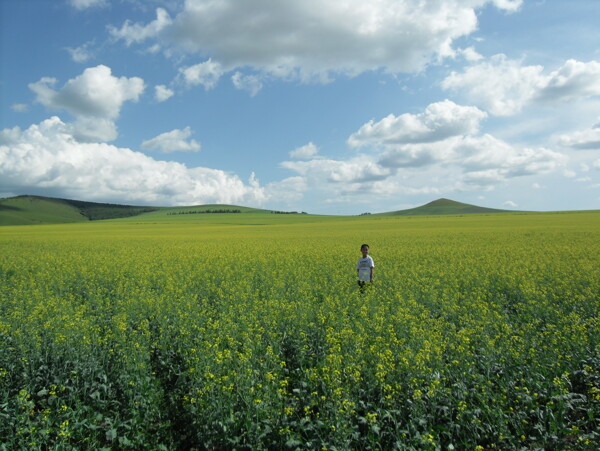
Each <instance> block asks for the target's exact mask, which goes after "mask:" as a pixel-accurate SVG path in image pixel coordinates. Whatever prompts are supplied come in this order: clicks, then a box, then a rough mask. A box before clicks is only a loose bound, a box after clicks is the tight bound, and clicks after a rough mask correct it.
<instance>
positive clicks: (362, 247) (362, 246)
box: [360, 244, 369, 249]
mask: <svg viewBox="0 0 600 451" xmlns="http://www.w3.org/2000/svg"><path fill="white" fill-rule="evenodd" d="M365 246H367V247H369V245H368V244H363V245H361V246H360V248H361V249H362V248H363V247H365Z"/></svg>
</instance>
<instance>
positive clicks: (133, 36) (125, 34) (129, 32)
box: [108, 8, 172, 46]
mask: <svg viewBox="0 0 600 451" xmlns="http://www.w3.org/2000/svg"><path fill="white" fill-rule="evenodd" d="M171 24H172V20H171V17H170V16H169V13H168V12H167V11H166V10H164V9H163V8H157V9H156V19H155V20H153V21H152V22H150V23H149V24H148V25H140V24H134V23H131V21H129V20H127V21H125V23H124V24H123V25H122V26H121V28H116V27H114V26H109V27H108V31H109V33H110V35H111V36H112V37H113V38H114V39H116V40H123V41H125V43H126V44H127V45H128V46H130V45H131V44H133V43H139V42H142V41H145V40H146V39H148V38H151V37H155V36H157V35H158V34H159V33H160V32H161V31H163V30H164V29H166V28H167V27H169V26H170V25H171Z"/></svg>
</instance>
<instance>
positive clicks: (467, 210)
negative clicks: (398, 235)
mask: <svg viewBox="0 0 600 451" xmlns="http://www.w3.org/2000/svg"><path fill="white" fill-rule="evenodd" d="M509 212H512V211H510V210H498V209H495V208H485V207H478V206H476V205H470V204H464V203H462V202H456V201H454V200H450V199H443V198H442V199H438V200H434V201H433V202H429V203H428V204H425V205H422V206H420V207H417V208H410V209H408V210H399V211H391V212H389V213H382V214H381V215H382V216H412V215H463V214H477V213H479V214H482V213H483V214H485V213H509Z"/></svg>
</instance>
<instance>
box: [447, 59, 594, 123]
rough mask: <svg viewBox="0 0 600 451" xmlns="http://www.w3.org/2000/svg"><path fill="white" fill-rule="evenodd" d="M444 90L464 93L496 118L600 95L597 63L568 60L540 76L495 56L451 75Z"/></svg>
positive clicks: (538, 70)
mask: <svg viewBox="0 0 600 451" xmlns="http://www.w3.org/2000/svg"><path fill="white" fill-rule="evenodd" d="M442 87H443V88H444V89H449V90H450V89H451V90H458V91H463V92H465V93H466V96H467V98H468V99H469V100H470V101H471V102H473V103H475V104H476V105H480V106H482V107H483V108H485V109H486V110H487V111H489V112H490V113H492V114H494V115H498V116H508V115H511V114H515V113H518V112H519V111H521V110H522V109H523V108H524V107H526V106H528V105H531V104H534V103H537V104H541V103H557V102H568V101H573V100H580V99H584V98H587V97H591V96H597V95H600V63H599V62H597V61H590V62H587V63H584V62H580V61H576V60H568V61H566V62H565V64H563V66H561V67H560V68H559V69H557V70H556V71H553V72H551V73H549V74H548V75H545V74H544V67H543V66H539V65H534V66H524V65H523V64H522V61H518V60H511V59H509V58H507V57H506V56H505V55H502V54H500V55H495V56H493V57H492V58H490V59H489V60H487V61H483V62H481V63H479V64H475V65H472V66H470V67H468V68H467V69H465V70H464V71H463V72H461V73H459V72H452V73H451V74H450V75H449V76H448V77H446V79H444V81H443V82H442Z"/></svg>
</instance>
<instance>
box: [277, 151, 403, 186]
mask: <svg viewBox="0 0 600 451" xmlns="http://www.w3.org/2000/svg"><path fill="white" fill-rule="evenodd" d="M281 166H282V167H284V168H286V169H291V170H293V171H295V172H297V173H298V174H300V175H302V176H305V177H307V178H308V179H309V180H313V179H318V180H320V181H327V182H329V183H343V184H347V183H364V182H374V181H376V180H383V179H386V178H388V177H389V176H390V175H392V173H393V170H392V169H389V168H385V167H383V166H380V165H379V164H377V163H376V162H374V161H371V160H370V159H369V158H366V157H357V158H354V159H352V160H348V161H339V160H329V159H315V160H309V161H284V162H282V163H281Z"/></svg>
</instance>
